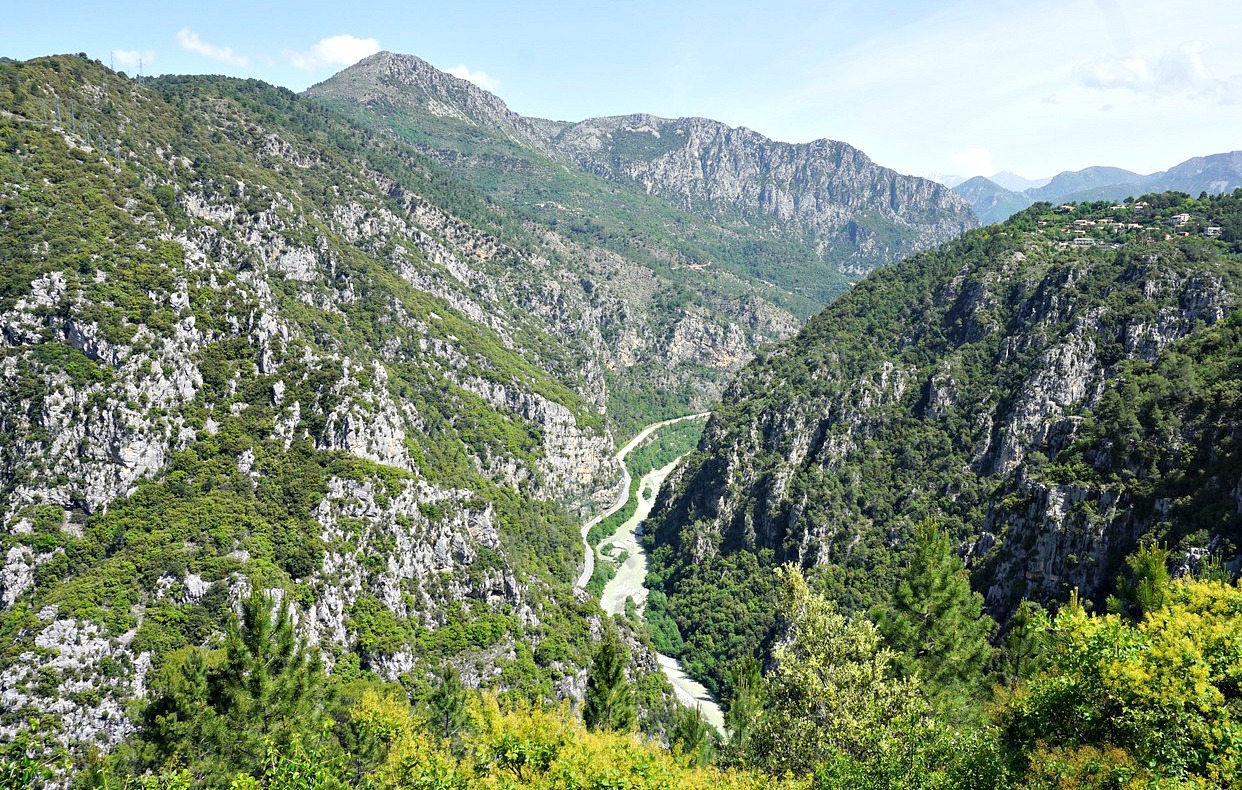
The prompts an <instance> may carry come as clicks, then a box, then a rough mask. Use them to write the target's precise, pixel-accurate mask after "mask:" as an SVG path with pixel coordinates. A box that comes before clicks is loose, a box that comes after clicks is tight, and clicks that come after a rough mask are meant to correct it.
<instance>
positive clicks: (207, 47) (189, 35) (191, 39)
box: [177, 27, 250, 66]
mask: <svg viewBox="0 0 1242 790" xmlns="http://www.w3.org/2000/svg"><path fill="white" fill-rule="evenodd" d="M177 43H178V44H180V45H181V48H182V49H186V50H189V51H190V52H194V53H197V54H199V55H202V56H204V57H208V58H211V59H212V60H219V61H223V62H225V63H229V64H231V65H234V66H246V65H249V63H250V59H249V58H247V57H246V56H245V55H238V54H236V53H235V52H233V48H232V47H220V46H216V45H215V44H209V43H207V42H206V41H203V40H202V39H201V38H199V37H198V34H197V33H195V32H194V31H193V30H190V29H189V28H188V27H183V28H181V29H180V30H178V31H177Z"/></svg>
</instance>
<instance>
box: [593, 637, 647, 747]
mask: <svg viewBox="0 0 1242 790" xmlns="http://www.w3.org/2000/svg"><path fill="white" fill-rule="evenodd" d="M628 661H629V656H628V655H627V654H626V650H625V647H624V646H623V645H622V644H621V640H620V639H619V638H618V636H617V633H616V631H614V630H611V629H609V631H608V633H607V634H606V635H605V636H604V640H603V641H602V642H600V645H599V648H598V649H597V650H596V651H595V657H594V658H593V659H592V660H591V669H590V672H589V674H588V675H587V687H586V699H585V700H584V701H583V706H582V718H583V720H584V721H585V722H586V725H587V726H588V727H590V728H591V729H593V730H618V731H621V732H628V731H630V730H631V729H633V727H634V719H635V713H634V697H633V694H632V693H631V691H630V684H629V682H628V681H627V680H626V678H625V665H626V664H627V663H628Z"/></svg>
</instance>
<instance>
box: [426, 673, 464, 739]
mask: <svg viewBox="0 0 1242 790" xmlns="http://www.w3.org/2000/svg"><path fill="white" fill-rule="evenodd" d="M466 699H467V693H466V689H465V687H464V686H462V684H461V676H460V675H459V674H458V673H457V669H456V668H455V667H453V666H452V665H451V664H447V665H445V667H444V669H442V670H441V671H440V683H439V685H437V686H436V687H435V688H434V689H432V691H431V694H430V695H429V696H428V697H427V729H428V730H430V731H431V732H432V733H434V734H436V735H438V736H440V737H441V738H443V739H444V740H446V741H449V742H450V743H451V744H452V745H453V747H454V748H457V747H458V745H459V744H460V743H461V735H462V733H463V732H465V729H466V725H467V724H468V723H469V722H470V717H469V715H468V714H467V712H466Z"/></svg>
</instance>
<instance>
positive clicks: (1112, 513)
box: [647, 194, 1242, 682]
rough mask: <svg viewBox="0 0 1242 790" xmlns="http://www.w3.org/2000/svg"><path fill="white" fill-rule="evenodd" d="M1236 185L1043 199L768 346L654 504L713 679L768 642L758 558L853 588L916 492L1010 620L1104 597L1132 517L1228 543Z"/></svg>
mask: <svg viewBox="0 0 1242 790" xmlns="http://www.w3.org/2000/svg"><path fill="white" fill-rule="evenodd" d="M1240 204H1242V195H1238V194H1234V195H1231V196H1224V197H1218V198H1208V199H1201V200H1195V199H1191V198H1189V197H1187V196H1185V195H1177V194H1165V195H1157V196H1149V197H1148V198H1146V199H1144V200H1142V201H1137V202H1135V201H1127V202H1126V203H1125V204H1123V205H1120V206H1112V205H1110V204H1107V203H1097V204H1083V205H1080V206H1078V207H1077V208H1076V209H1074V210H1073V211H1067V210H1057V209H1054V208H1053V207H1051V206H1049V205H1048V204H1040V205H1037V206H1035V207H1032V208H1031V209H1029V210H1027V211H1025V212H1023V213H1021V214H1019V215H1017V216H1016V217H1014V218H1013V219H1011V220H1009V221H1008V222H1007V223H1005V224H1003V225H1000V226H996V227H992V228H990V229H984V230H979V231H974V232H971V233H968V234H966V235H964V236H963V237H962V238H961V239H959V240H958V241H955V242H952V243H950V244H947V245H944V246H943V247H941V248H939V249H937V250H934V251H930V252H926V253H922V254H920V255H916V256H913V257H911V258H909V259H908V260H906V261H904V262H903V263H901V264H899V265H897V266H895V267H892V268H890V269H885V270H882V271H880V272H877V273H875V274H874V275H873V276H872V277H871V278H869V279H868V280H867V281H865V282H864V283H862V284H860V285H859V286H858V287H857V288H855V289H854V290H853V291H852V292H850V293H849V294H847V295H846V296H844V297H842V298H841V299H840V300H838V301H837V302H836V303H834V304H833V305H832V306H831V307H829V308H828V309H827V310H826V311H824V312H823V313H822V314H820V315H819V316H817V317H816V318H815V319H813V320H812V321H811V322H810V323H809V324H808V326H807V327H806V328H805V329H804V330H803V331H802V332H801V333H800V334H799V335H798V336H797V337H796V338H794V339H792V340H790V341H788V342H786V343H783V344H780V345H778V346H776V347H774V348H772V349H771V350H770V351H768V352H767V353H766V354H764V355H762V356H761V357H760V358H759V359H758V360H756V361H755V362H754V363H753V364H751V365H750V366H748V368H747V369H746V370H745V371H744V372H743V374H742V375H741V376H740V377H739V379H738V380H737V382H736V383H735V384H734V386H733V388H732V389H731V390H730V391H729V392H728V393H727V394H726V396H725V399H724V402H723V404H722V406H721V407H720V408H719V409H718V410H717V411H716V412H715V414H714V415H713V416H712V418H711V420H710V422H709V424H708V426H707V429H706V431H705V433H704V435H703V439H702V441H701V443H700V445H699V448H698V449H697V451H696V452H695V453H694V454H693V455H692V456H691V457H690V458H689V459H688V462H687V463H686V464H685V465H684V466H683V467H682V468H681V469H679V470H678V472H677V473H676V474H675V477H676V482H675V485H674V486H673V487H672V488H670V489H668V490H669V491H670V492H671V493H669V494H668V496H667V497H664V498H662V501H661V503H659V504H657V509H656V513H655V514H654V515H653V524H654V528H653V529H652V530H651V531H650V532H649V533H648V538H647V540H648V542H649V546H650V549H651V558H652V578H651V581H652V582H653V583H654V584H655V585H656V586H662V587H663V591H664V593H665V594H666V601H667V603H666V604H665V605H664V606H663V607H658V608H657V611H655V612H653V613H652V614H653V615H654V617H655V618H656V620H657V621H658V622H660V623H661V628H660V630H661V631H662V632H664V633H668V632H669V631H670V629H669V627H668V620H669V619H671V620H672V621H673V622H674V623H675V624H676V626H677V627H678V629H679V631H680V633H679V638H680V639H681V640H684V644H683V645H682V646H681V650H682V655H683V657H684V658H686V659H687V660H688V662H689V666H690V667H692V668H694V670H695V671H697V672H698V673H699V675H700V676H701V677H705V678H708V679H714V680H716V681H717V682H720V681H722V680H723V678H724V667H725V661H726V660H727V659H728V658H730V657H734V656H738V655H744V654H746V653H747V652H749V651H753V650H758V649H761V648H764V649H766V647H767V645H768V644H769V643H770V639H771V638H772V635H773V633H774V631H773V626H774V623H775V620H774V618H773V615H772V611H773V607H772V604H771V601H772V595H773V593H772V590H773V581H772V577H771V571H772V569H773V568H774V567H775V566H777V565H779V564H780V563H784V562H793V563H796V564H798V565H801V566H803V567H805V568H807V569H808V572H809V573H810V575H811V577H812V578H813V579H814V580H815V582H816V583H817V585H818V586H819V588H820V589H822V590H823V591H824V592H825V593H826V594H827V595H828V596H829V597H830V598H831V599H833V600H836V601H838V602H840V603H841V604H842V605H843V606H844V607H845V609H846V610H847V611H854V612H866V611H868V610H869V609H870V607H872V606H874V605H876V604H878V603H880V602H882V601H883V600H884V599H885V598H886V597H887V595H888V594H889V592H890V591H891V590H892V589H893V585H894V583H895V579H896V576H897V574H898V573H899V569H900V568H901V567H902V564H903V562H904V559H905V557H906V556H907V554H908V550H909V546H910V545H911V536H912V534H913V529H914V526H915V525H916V524H917V523H919V522H920V521H921V520H923V519H926V518H936V519H938V520H940V521H941V523H943V524H944V526H945V528H946V529H947V531H948V534H949V535H950V536H951V538H952V541H953V546H954V548H955V550H956V551H957V553H958V554H959V555H960V556H962V557H964V558H965V560H966V562H967V565H968V567H969V569H970V572H971V577H972V581H973V585H974V587H975V589H977V590H979V591H980V592H982V593H983V594H984V595H985V597H986V602H987V607H988V609H989V610H990V611H991V612H992V614H994V615H995V616H996V617H998V618H999V619H1000V620H1001V621H1002V623H1003V622H1005V621H1006V619H1007V618H1008V617H1009V615H1010V614H1011V613H1012V612H1013V611H1015V609H1016V607H1017V606H1018V605H1019V603H1020V601H1021V600H1022V599H1023V598H1029V599H1032V600H1035V601H1038V602H1041V603H1048V602H1052V601H1058V600H1065V599H1066V598H1067V597H1068V596H1069V594H1070V592H1071V591H1073V590H1075V589H1077V590H1079V591H1080V593H1081V595H1082V596H1083V599H1084V600H1088V601H1092V602H1094V603H1095V604H1096V605H1099V606H1102V605H1103V603H1104V599H1105V597H1106V596H1108V595H1109V594H1110V593H1113V592H1114V591H1115V579H1116V577H1117V576H1118V574H1119V572H1120V571H1121V569H1122V567H1123V564H1122V560H1123V558H1125V557H1126V556H1127V555H1129V554H1130V553H1131V552H1133V551H1134V550H1135V548H1136V547H1137V545H1138V543H1139V541H1140V539H1148V540H1154V541H1157V542H1159V543H1161V544H1162V545H1166V546H1167V547H1168V548H1169V549H1170V550H1171V551H1172V552H1173V554H1174V557H1175V558H1176V561H1175V562H1176V564H1178V565H1180V566H1181V567H1182V568H1183V569H1189V568H1194V567H1197V565H1198V563H1199V562H1200V561H1202V559H1203V558H1204V557H1205V556H1208V555H1216V556H1218V557H1220V558H1221V559H1222V560H1223V561H1224V562H1225V563H1226V564H1227V565H1228V567H1230V568H1235V567H1237V565H1238V556H1239V550H1240V549H1242V534H1240V533H1239V528H1240V527H1242V516H1240V515H1239V514H1240V513H1242V494H1240V493H1239V492H1242V487H1240V486H1242V479H1240V478H1239V475H1240V474H1242V458H1239V457H1238V448H1239V440H1240V439H1242V434H1240V433H1239V432H1240V431H1242V423H1239V419H1238V414H1239V412H1238V393H1239V387H1240V386H1242V380H1240V376H1242V368H1240V367H1239V341H1240V340H1242V335H1239V331H1240V328H1242V324H1240V323H1239V319H1238V318H1237V314H1236V312H1235V311H1236V310H1237V307H1238V297H1239V289H1242V246H1240V243H1242V227H1240V226H1239V225H1238V216H1239V205H1240ZM673 647H676V645H673Z"/></svg>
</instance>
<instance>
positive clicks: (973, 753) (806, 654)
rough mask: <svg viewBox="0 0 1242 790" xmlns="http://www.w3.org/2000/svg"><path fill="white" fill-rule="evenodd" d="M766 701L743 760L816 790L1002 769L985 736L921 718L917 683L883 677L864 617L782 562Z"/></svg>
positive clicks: (886, 672)
mask: <svg viewBox="0 0 1242 790" xmlns="http://www.w3.org/2000/svg"><path fill="white" fill-rule="evenodd" d="M779 573H780V576H781V583H782V594H783V598H782V606H781V614H782V616H783V617H784V618H785V619H786V620H787V621H788V623H789V628H790V632H789V634H788V636H787V638H786V640H785V641H783V642H781V643H780V644H779V645H778V646H777V647H776V649H775V650H774V651H773V659H774V661H775V662H776V665H777V666H776V670H775V671H774V672H773V673H771V674H770V675H768V677H767V678H766V690H765V699H766V704H765V706H764V709H763V714H762V717H761V719H760V722H759V724H758V726H757V727H756V728H755V731H754V734H753V736H752V737H751V739H750V742H749V744H748V746H747V754H746V757H747V761H748V763H749V764H751V765H757V766H763V767H765V768H766V769H767V770H768V771H770V772H773V773H776V774H781V773H783V772H786V771H789V772H792V773H793V774H794V775H799V776H804V775H815V777H816V780H815V781H816V785H817V786H819V787H831V788H836V787H841V788H845V787H860V786H861V787H876V788H881V787H883V788H897V787H919V788H921V787H942V786H943V787H954V786H962V787H997V786H1001V785H1002V783H1003V782H1004V778H1005V773H1004V771H1003V769H1001V768H1000V767H999V764H998V762H997V761H996V760H995V759H992V758H989V756H988V755H989V754H991V753H992V747H991V745H990V743H989V741H988V740H987V739H986V738H982V737H977V736H976V735H974V734H972V733H969V732H968V733H965V734H962V735H957V734H954V733H953V732H952V731H951V730H949V729H948V728H946V727H945V726H944V725H943V724H941V723H939V722H937V721H935V720H934V719H933V718H932V717H931V716H930V713H931V711H930V709H929V708H928V706H927V703H926V702H925V701H924V700H923V697H922V694H921V692H920V688H919V683H918V679H917V678H914V677H911V678H895V677H893V672H892V670H893V666H892V664H893V659H894V658H895V655H894V653H893V651H891V650H890V649H888V648H887V647H885V646H884V644H883V641H882V639H881V637H880V634H879V631H878V630H877V629H876V627H875V626H874V625H873V624H872V623H871V622H869V621H868V620H866V619H864V618H860V617H849V616H847V615H844V614H841V613H840V612H839V611H838V610H837V607H836V606H835V605H834V604H832V603H831V602H829V601H827V600H826V599H824V598H823V597H822V596H820V595H816V594H814V593H812V592H811V590H810V588H809V587H808V586H807V583H806V581H805V579H804V578H803V576H802V572H801V571H800V570H798V569H797V568H796V567H792V566H785V567H783V568H782V569H781V570H780V572H779Z"/></svg>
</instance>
